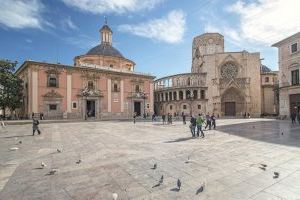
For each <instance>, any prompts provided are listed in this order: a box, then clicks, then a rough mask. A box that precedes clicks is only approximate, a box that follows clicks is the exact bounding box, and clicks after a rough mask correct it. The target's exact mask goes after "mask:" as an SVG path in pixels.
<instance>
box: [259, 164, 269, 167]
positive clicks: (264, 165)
mask: <svg viewBox="0 0 300 200" xmlns="http://www.w3.org/2000/svg"><path fill="white" fill-rule="evenodd" d="M260 165H261V166H263V167H264V168H266V167H268V165H266V164H260Z"/></svg>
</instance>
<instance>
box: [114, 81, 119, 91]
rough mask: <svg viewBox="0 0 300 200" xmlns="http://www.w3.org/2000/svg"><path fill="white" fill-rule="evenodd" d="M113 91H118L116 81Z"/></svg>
mask: <svg viewBox="0 0 300 200" xmlns="http://www.w3.org/2000/svg"><path fill="white" fill-rule="evenodd" d="M114 92H119V90H118V84H117V83H114Z"/></svg>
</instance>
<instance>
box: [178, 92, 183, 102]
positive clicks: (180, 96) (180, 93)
mask: <svg viewBox="0 0 300 200" xmlns="http://www.w3.org/2000/svg"><path fill="white" fill-rule="evenodd" d="M179 100H183V92H182V91H179Z"/></svg>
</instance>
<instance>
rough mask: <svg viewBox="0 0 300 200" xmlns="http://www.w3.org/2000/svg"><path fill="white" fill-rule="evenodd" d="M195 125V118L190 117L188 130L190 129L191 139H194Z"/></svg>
mask: <svg viewBox="0 0 300 200" xmlns="http://www.w3.org/2000/svg"><path fill="white" fill-rule="evenodd" d="M196 125H197V123H196V118H194V117H193V115H191V120H190V129H191V133H192V137H195V132H196Z"/></svg>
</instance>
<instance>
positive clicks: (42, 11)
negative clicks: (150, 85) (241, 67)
mask: <svg viewBox="0 0 300 200" xmlns="http://www.w3.org/2000/svg"><path fill="white" fill-rule="evenodd" d="M0 10H1V12H0V45H1V46H0V59H9V60H12V61H17V62H18V65H19V66H20V65H21V64H22V63H23V62H24V61H25V60H28V59H30V60H35V61H41V62H43V61H45V62H50V63H57V62H59V63H62V64H68V65H73V58H74V57H75V56H77V55H83V54H85V53H87V52H88V50H89V49H91V48H92V47H94V46H96V45H98V44H99V43H100V35H99V29H100V28H101V27H102V26H103V24H104V19H105V17H106V18H107V21H108V25H109V26H110V27H111V29H112V30H113V46H114V47H115V48H117V49H118V50H119V51H120V52H121V53H122V54H123V55H124V56H125V57H126V58H128V59H130V60H133V61H134V62H135V63H136V68H135V71H139V72H149V73H151V74H153V75H155V76H156V77H157V78H160V77H163V76H167V75H172V74H177V73H187V72H190V69H191V62H192V41H193V38H194V37H196V36H197V35H201V34H203V33H206V32H219V33H221V34H222V35H224V39H225V51H229V52H231V51H243V50H247V51H249V52H260V53H261V55H260V56H261V58H262V59H263V60H262V63H263V64H265V65H267V66H268V67H269V68H271V69H273V70H278V56H277V54H278V53H277V48H275V47H271V45H272V44H273V43H275V42H278V41H280V40H282V39H284V38H286V37H288V36H290V35H293V34H295V33H297V32H299V31H300V23H299V19H300V12H299V10H300V1H299V0H226V1H225V0H188V1H182V0H4V1H1V2H0Z"/></svg>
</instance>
